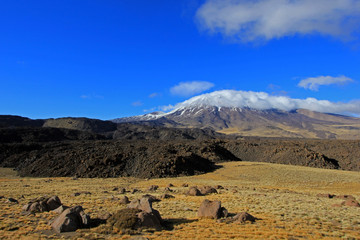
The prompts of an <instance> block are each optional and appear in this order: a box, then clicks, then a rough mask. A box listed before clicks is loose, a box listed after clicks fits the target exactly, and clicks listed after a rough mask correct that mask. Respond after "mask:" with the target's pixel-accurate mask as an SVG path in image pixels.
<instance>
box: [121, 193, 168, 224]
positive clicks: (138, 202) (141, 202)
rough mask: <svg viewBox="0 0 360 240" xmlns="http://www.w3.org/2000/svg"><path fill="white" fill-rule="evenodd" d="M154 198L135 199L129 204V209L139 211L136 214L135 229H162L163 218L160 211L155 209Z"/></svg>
mask: <svg viewBox="0 0 360 240" xmlns="http://www.w3.org/2000/svg"><path fill="white" fill-rule="evenodd" d="M151 197H152V196H151V195H150V196H144V197H142V198H141V199H135V200H133V201H132V202H131V203H129V204H128V206H127V207H128V208H129V209H136V210H139V211H138V212H136V214H135V215H136V218H137V221H136V224H134V225H133V228H134V227H135V228H153V229H156V230H160V229H162V225H161V224H162V218H161V215H160V213H159V211H157V210H155V209H153V207H152V202H153V199H152V198H151Z"/></svg>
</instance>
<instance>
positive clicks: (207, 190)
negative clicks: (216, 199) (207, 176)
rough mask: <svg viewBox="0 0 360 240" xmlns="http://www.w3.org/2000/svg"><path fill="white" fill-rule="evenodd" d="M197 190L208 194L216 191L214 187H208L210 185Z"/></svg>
mask: <svg viewBox="0 0 360 240" xmlns="http://www.w3.org/2000/svg"><path fill="white" fill-rule="evenodd" d="M199 190H200V192H201V194H202V195H208V194H211V193H218V192H217V191H216V189H215V188H213V187H210V186H203V187H201V188H200V189H199Z"/></svg>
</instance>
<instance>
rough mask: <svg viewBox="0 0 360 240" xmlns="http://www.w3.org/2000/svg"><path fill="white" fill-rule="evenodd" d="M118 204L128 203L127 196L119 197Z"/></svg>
mask: <svg viewBox="0 0 360 240" xmlns="http://www.w3.org/2000/svg"><path fill="white" fill-rule="evenodd" d="M119 203H120V204H128V203H130V201H129V198H128V197H127V196H123V197H121V198H120V199H119Z"/></svg>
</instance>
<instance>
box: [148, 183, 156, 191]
mask: <svg viewBox="0 0 360 240" xmlns="http://www.w3.org/2000/svg"><path fill="white" fill-rule="evenodd" d="M158 188H159V186H158V185H151V186H150V187H149V188H148V191H151V192H155V191H156V190H157V189H158Z"/></svg>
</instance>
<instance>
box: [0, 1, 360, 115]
mask: <svg viewBox="0 0 360 240" xmlns="http://www.w3.org/2000/svg"><path fill="white" fill-rule="evenodd" d="M312 2H313V1H310V0H300V1H298V3H297V4H294V3H293V2H291V1H288V0H261V1H255V2H254V1H250V0H248V1H247V0H245V1H226V0H225V1H218V0H206V1H205V0H204V1H196V0H174V1H169V0H154V1H148V0H106V1H104V0H71V1H70V0H61V1H60V0H52V1H48V0H33V1H28V0H2V1H1V2H0V29H1V31H0V34H1V35H0V36H1V37H0V114H13V115H21V116H26V117H30V118H50V117H53V118H56V117H66V116H73V117H81V116H83V117H90V118H100V119H113V118H117V117H124V116H131V115H139V114H144V113H147V112H150V111H155V110H160V109H164V106H169V105H175V104H176V103H179V102H182V101H184V100H186V99H188V98H189V97H191V96H194V95H196V94H201V93H206V92H211V91H215V90H224V89H231V90H242V91H255V92H267V93H269V94H271V95H285V96H288V97H290V98H299V99H305V98H309V97H313V98H316V99H322V100H329V101H331V102H344V103H348V102H351V101H358V100H359V99H360V95H359V92H360V91H359V90H360V85H359V84H360V71H359V69H360V44H359V43H360V41H359V33H360V27H359V26H360V3H359V2H360V1H358V0H344V1H342V3H339V1H335V0H326V1H325V0H319V1H318V2H317V3H323V4H322V5H318V4H317V3H312ZM324 3H326V4H325V5H326V7H324ZM269 6H271V7H269ZM300 82H302V84H300ZM359 113H360V112H355V114H359Z"/></svg>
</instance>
